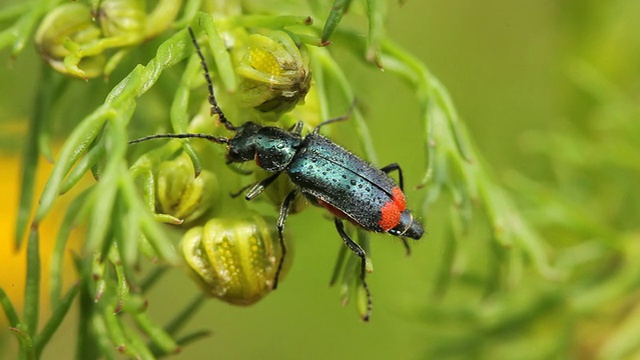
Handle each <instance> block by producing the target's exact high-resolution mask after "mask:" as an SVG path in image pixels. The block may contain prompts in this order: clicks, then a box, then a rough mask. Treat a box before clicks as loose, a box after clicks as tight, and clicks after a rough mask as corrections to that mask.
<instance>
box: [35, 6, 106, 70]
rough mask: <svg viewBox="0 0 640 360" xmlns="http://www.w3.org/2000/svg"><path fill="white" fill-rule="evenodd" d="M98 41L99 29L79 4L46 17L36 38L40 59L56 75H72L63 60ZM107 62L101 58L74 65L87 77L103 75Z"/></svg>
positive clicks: (100, 56)
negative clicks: (83, 46) (56, 73)
mask: <svg viewBox="0 0 640 360" xmlns="http://www.w3.org/2000/svg"><path fill="white" fill-rule="evenodd" d="M100 37H101V31H100V28H99V27H98V26H97V25H96V24H95V23H94V21H93V18H92V15H91V10H90V9H89V7H88V6H86V5H85V4H83V3H80V2H73V3H64V4H61V5H58V6H57V7H55V8H54V9H53V10H52V11H51V12H49V13H48V14H47V16H45V18H44V19H43V20H42V23H40V27H38V31H37V32H36V35H35V43H36V48H37V50H38V52H39V53H40V56H42V58H43V59H44V60H45V61H46V62H48V63H49V65H51V67H53V68H54V69H56V71H58V72H61V73H63V74H72V73H71V72H70V70H69V67H68V66H67V65H65V63H64V61H65V58H66V57H67V56H68V55H70V54H72V52H74V51H76V50H77V48H78V47H80V46H81V45H83V44H88V43H92V42H93V41H95V40H97V39H99V38H100ZM105 62H106V58H105V56H104V55H103V54H98V55H94V56H87V57H83V58H82V59H81V60H80V62H79V63H78V64H77V66H78V68H80V69H81V70H82V71H83V72H84V73H85V76H86V77H96V76H99V75H100V74H101V73H102V69H103V68H104V65H105Z"/></svg>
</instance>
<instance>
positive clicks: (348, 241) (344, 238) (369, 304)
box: [333, 217, 372, 321]
mask: <svg viewBox="0 0 640 360" xmlns="http://www.w3.org/2000/svg"><path fill="white" fill-rule="evenodd" d="M333 220H334V222H335V224H336V230H338V234H340V237H341V238H342V241H344V243H345V245H347V247H348V248H349V249H351V251H353V252H354V253H356V255H358V256H359V257H360V259H361V260H362V262H361V265H360V279H362V285H363V286H364V290H365V292H366V293H367V313H366V314H365V315H364V317H363V320H364V321H369V316H370V315H371V308H372V302H371V292H370V291H369V286H368V285H367V282H366V280H365V276H366V273H367V270H366V268H367V254H366V253H365V252H364V249H363V248H362V247H361V246H360V245H358V244H356V243H355V242H354V241H353V240H351V238H350V237H349V235H348V234H347V233H346V232H345V231H344V225H343V224H342V220H340V219H338V218H337V217H336V218H333Z"/></svg>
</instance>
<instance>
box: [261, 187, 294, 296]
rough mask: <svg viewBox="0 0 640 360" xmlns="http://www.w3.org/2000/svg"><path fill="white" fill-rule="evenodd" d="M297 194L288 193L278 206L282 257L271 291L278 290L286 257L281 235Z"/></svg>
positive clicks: (285, 248) (285, 246) (285, 247)
mask: <svg viewBox="0 0 640 360" xmlns="http://www.w3.org/2000/svg"><path fill="white" fill-rule="evenodd" d="M271 177H274V176H273V175H272V176H271ZM271 177H269V178H271ZM269 178H267V179H269ZM267 179H265V180H267ZM263 181H264V180H263ZM272 181H273V180H272ZM297 194H298V191H296V190H292V191H291V192H290V193H289V195H287V197H286V198H284V201H282V205H281V206H280V215H279V216H278V224H277V227H278V240H279V241H280V250H281V252H282V256H281V257H280V261H279V262H278V270H277V271H276V276H275V278H274V279H273V290H275V289H277V288H278V279H279V278H280V271H282V265H283V264H284V257H285V255H287V245H286V244H285V243H284V235H283V231H284V223H285V221H286V220H287V215H289V207H290V206H291V203H292V202H293V200H294V199H295V198H296V195H297Z"/></svg>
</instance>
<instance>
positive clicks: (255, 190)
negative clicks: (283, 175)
mask: <svg viewBox="0 0 640 360" xmlns="http://www.w3.org/2000/svg"><path fill="white" fill-rule="evenodd" d="M279 175H280V173H279V172H277V173H275V174H273V175H271V176H269V177H268V178H265V179H262V180H260V181H259V182H258V183H257V184H255V185H253V187H252V188H251V190H249V191H247V194H246V195H245V196H244V198H245V199H247V200H251V199H253V198H255V197H256V196H258V195H260V194H262V192H263V191H264V189H266V188H267V186H269V185H271V183H272V182H274V181H275V180H276V179H277V178H278V176H279ZM247 188H248V186H247V187H245V188H243V189H242V190H240V191H241V192H242V191H244V190H246V189H247Z"/></svg>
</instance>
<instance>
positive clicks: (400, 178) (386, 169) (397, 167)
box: [380, 163, 404, 192]
mask: <svg viewBox="0 0 640 360" xmlns="http://www.w3.org/2000/svg"><path fill="white" fill-rule="evenodd" d="M380 170H382V171H383V172H385V173H387V174H388V173H390V172H392V171H396V170H397V171H398V184H399V185H400V190H402V191H403V192H404V177H403V176H402V169H401V168H400V165H398V163H393V164H389V165H387V166H385V167H383V168H382V169H380Z"/></svg>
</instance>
